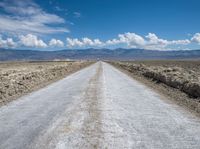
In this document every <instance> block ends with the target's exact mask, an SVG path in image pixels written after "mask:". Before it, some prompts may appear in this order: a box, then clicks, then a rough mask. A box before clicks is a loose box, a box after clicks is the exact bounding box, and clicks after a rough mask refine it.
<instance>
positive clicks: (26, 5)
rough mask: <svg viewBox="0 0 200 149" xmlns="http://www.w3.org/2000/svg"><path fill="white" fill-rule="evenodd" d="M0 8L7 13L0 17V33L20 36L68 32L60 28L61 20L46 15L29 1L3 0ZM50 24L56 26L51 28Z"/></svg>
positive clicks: (51, 15) (52, 15) (62, 20)
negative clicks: (19, 34) (18, 34)
mask: <svg viewBox="0 0 200 149" xmlns="http://www.w3.org/2000/svg"><path fill="white" fill-rule="evenodd" d="M0 8H1V9H2V10H3V11H4V12H6V13H7V15H6V14H4V15H0V31H1V32H3V33H5V31H7V32H11V33H21V34H24V33H39V34H43V33H45V34H49V33H59V32H69V30H68V29H66V28H64V27H60V24H64V23H65V20H64V19H63V18H61V17H59V16H57V15H55V14H49V13H46V12H45V11H43V10H42V9H41V8H40V6H39V5H37V4H36V3H34V2H33V1H31V0H23V1H13V0H4V1H2V2H0ZM51 24H56V25H57V27H52V26H50V25H51Z"/></svg>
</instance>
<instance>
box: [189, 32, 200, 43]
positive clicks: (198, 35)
mask: <svg viewBox="0 0 200 149" xmlns="http://www.w3.org/2000/svg"><path fill="white" fill-rule="evenodd" d="M191 41H193V42H196V43H198V44H200V33H196V34H194V36H193V37H192V38H191Z"/></svg>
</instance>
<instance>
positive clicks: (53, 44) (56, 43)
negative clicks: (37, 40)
mask: <svg viewBox="0 0 200 149" xmlns="http://www.w3.org/2000/svg"><path fill="white" fill-rule="evenodd" d="M49 46H51V47H63V46H64V43H63V42H62V41H61V40H58V39H51V40H50V41H49Z"/></svg>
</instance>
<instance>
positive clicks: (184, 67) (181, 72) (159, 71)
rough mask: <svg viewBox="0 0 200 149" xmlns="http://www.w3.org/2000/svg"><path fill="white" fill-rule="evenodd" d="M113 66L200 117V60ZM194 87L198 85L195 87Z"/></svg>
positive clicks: (116, 63) (120, 63)
mask: <svg viewBox="0 0 200 149" xmlns="http://www.w3.org/2000/svg"><path fill="white" fill-rule="evenodd" d="M110 64H112V65H114V66H115V67H117V68H119V69H120V70H121V71H124V72H126V73H127V74H128V75H130V76H132V77H133V78H135V79H136V80H139V81H140V82H143V83H144V84H146V85H147V86H149V87H151V88H153V89H155V90H157V91H158V92H160V93H162V94H163V95H164V96H166V97H167V98H168V99H170V100H173V101H175V102H176V103H177V104H179V105H181V106H184V107H186V108H188V109H189V110H190V111H192V112H195V113H197V114H198V115H199V114H200V97H199V92H200V89H199V84H200V78H199V77H200V69H198V68H200V62H199V61H171V62H170V61H135V62H110ZM162 79H163V80H164V81H163V80H162ZM184 83H187V84H189V85H187V84H186V85H187V87H188V88H187V89H183V85H184ZM181 84H182V86H181ZM193 84H197V85H196V86H195V87H194V86H193ZM190 87H191V88H192V89H191V88H190ZM193 93H194V94H193Z"/></svg>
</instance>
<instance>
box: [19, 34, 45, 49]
mask: <svg viewBox="0 0 200 149" xmlns="http://www.w3.org/2000/svg"><path fill="white" fill-rule="evenodd" d="M20 44H22V45H23V46H25V47H33V48H46V47H47V44H46V43H45V42H44V41H43V40H41V39H38V37H37V36H35V35H32V34H27V35H25V36H24V35H22V36H20Z"/></svg>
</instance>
